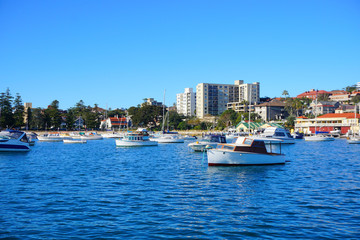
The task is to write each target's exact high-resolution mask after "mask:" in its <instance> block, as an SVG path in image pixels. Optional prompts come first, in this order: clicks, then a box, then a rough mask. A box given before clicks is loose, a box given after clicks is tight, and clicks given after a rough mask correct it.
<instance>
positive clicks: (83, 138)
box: [80, 135, 103, 140]
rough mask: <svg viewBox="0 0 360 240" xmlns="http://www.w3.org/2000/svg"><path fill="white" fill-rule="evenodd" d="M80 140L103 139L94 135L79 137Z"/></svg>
mask: <svg viewBox="0 0 360 240" xmlns="http://www.w3.org/2000/svg"><path fill="white" fill-rule="evenodd" d="M80 139H81V140H103V137H102V136H100V135H96V136H81V137H80Z"/></svg>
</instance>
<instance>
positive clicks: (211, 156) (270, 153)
mask: <svg viewBox="0 0 360 240" xmlns="http://www.w3.org/2000/svg"><path fill="white" fill-rule="evenodd" d="M264 140H265V139H260V138H252V137H238V138H237V139H236V141H235V143H231V144H229V143H220V144H218V145H217V147H216V148H215V149H209V150H208V151H207V157H208V165H209V166H246V165H272V164H285V155H283V154H281V147H280V148H279V147H277V146H279V143H280V142H281V140H276V139H271V140H268V141H269V142H270V143H271V142H272V143H277V144H275V145H271V144H270V145H269V146H270V148H269V146H266V143H265V141H264ZM280 145H281V144H280ZM272 146H274V147H275V148H272Z"/></svg>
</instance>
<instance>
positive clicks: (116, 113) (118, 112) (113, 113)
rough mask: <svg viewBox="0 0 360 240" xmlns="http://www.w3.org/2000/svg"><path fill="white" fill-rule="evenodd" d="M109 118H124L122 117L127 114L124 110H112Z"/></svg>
mask: <svg viewBox="0 0 360 240" xmlns="http://www.w3.org/2000/svg"><path fill="white" fill-rule="evenodd" d="M107 115H108V117H115V116H119V117H122V116H125V115H126V113H125V111H124V110H121V109H115V110H111V111H109V112H108V113H107Z"/></svg>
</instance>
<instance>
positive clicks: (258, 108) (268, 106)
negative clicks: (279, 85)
mask: <svg viewBox="0 0 360 240" xmlns="http://www.w3.org/2000/svg"><path fill="white" fill-rule="evenodd" d="M255 113H257V114H259V115H260V116H261V118H262V119H263V120H264V121H272V120H282V119H285V118H286V117H288V115H289V114H288V113H287V111H285V103H284V102H282V101H279V100H276V99H273V100H272V101H270V102H265V103H261V104H259V105H255Z"/></svg>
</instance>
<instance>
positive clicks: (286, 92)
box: [282, 90, 289, 98]
mask: <svg viewBox="0 0 360 240" xmlns="http://www.w3.org/2000/svg"><path fill="white" fill-rule="evenodd" d="M282 95H283V96H284V97H285V98H287V97H288V96H289V92H288V91H287V90H284V91H283V92H282Z"/></svg>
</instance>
